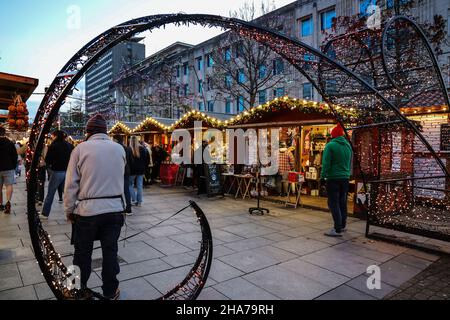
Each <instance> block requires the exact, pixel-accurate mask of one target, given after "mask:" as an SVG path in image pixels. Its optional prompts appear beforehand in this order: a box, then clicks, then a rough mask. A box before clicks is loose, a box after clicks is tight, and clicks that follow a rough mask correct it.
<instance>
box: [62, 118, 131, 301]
mask: <svg viewBox="0 0 450 320" xmlns="http://www.w3.org/2000/svg"><path fill="white" fill-rule="evenodd" d="M86 132H87V140H86V141H85V142H83V143H81V144H80V145H78V147H77V148H75V150H74V151H73V152H72V155H71V157H70V162H69V166H68V168H67V176H66V184H65V197H64V210H65V213H66V216H67V219H68V220H69V221H71V222H72V223H73V224H74V225H73V234H72V241H73V243H74V246H75V253H74V259H73V263H74V265H76V266H78V267H79V268H80V271H81V289H86V288H87V283H88V280H89V277H90V274H91V262H92V251H93V246H94V241H95V240H100V244H101V247H102V256H103V265H102V281H103V286H102V289H103V295H104V296H105V297H106V298H108V299H112V300H116V299H118V297H119V295H120V290H119V281H118V280H117V274H118V273H119V272H120V268H119V262H118V261H117V251H118V244H117V243H118V240H119V236H120V230H121V228H122V226H123V224H124V214H123V212H124V211H125V205H124V201H123V193H124V175H125V165H126V155H125V150H124V148H123V147H122V146H121V145H119V144H117V143H115V142H113V141H111V140H110V139H109V137H108V135H107V133H106V132H107V129H106V121H105V119H104V118H103V117H102V116H101V115H96V116H94V117H92V118H91V119H90V120H89V121H88V124H87V126H86ZM80 292H81V293H83V292H88V290H81V291H80ZM78 298H89V296H88V295H82V296H81V297H78Z"/></svg>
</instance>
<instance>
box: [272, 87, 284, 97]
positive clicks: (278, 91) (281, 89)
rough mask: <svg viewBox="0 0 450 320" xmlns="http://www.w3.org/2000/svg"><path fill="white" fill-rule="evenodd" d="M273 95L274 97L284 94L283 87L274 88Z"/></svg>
mask: <svg viewBox="0 0 450 320" xmlns="http://www.w3.org/2000/svg"><path fill="white" fill-rule="evenodd" d="M273 95H274V97H275V98H280V97H282V96H284V88H276V89H275V90H273Z"/></svg>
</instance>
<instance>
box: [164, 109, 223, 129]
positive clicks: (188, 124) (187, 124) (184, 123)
mask: <svg viewBox="0 0 450 320" xmlns="http://www.w3.org/2000/svg"><path fill="white" fill-rule="evenodd" d="M228 118H229V116H228V115H223V114H213V113H205V112H200V111H194V110H192V111H189V112H187V113H185V114H184V116H183V117H181V118H180V119H178V120H177V121H176V122H175V123H174V124H173V125H172V126H171V127H170V128H169V131H174V130H177V129H188V130H189V129H194V124H195V121H201V122H202V128H203V129H209V128H211V129H223V128H224V127H225V125H226V123H227V121H228V120H226V119H228Z"/></svg>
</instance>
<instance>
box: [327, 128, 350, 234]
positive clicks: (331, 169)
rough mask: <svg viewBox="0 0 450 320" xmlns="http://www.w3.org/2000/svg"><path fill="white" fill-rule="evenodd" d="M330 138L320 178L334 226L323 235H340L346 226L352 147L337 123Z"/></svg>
mask: <svg viewBox="0 0 450 320" xmlns="http://www.w3.org/2000/svg"><path fill="white" fill-rule="evenodd" d="M331 137H332V140H331V141H330V142H329V143H328V144H327V145H326V147H325V150H324V152H323V157H322V173H321V179H324V180H325V181H326V185H327V194H328V207H329V209H330V211H331V214H332V216H333V220H334V228H333V229H331V230H330V231H329V232H326V233H325V235H326V236H329V237H341V236H342V232H345V231H346V226H347V194H348V186H349V179H350V174H351V159H352V147H351V145H350V143H349V142H348V141H347V139H346V138H345V133H344V129H343V128H342V127H341V126H340V125H339V124H338V125H337V126H336V127H335V128H333V130H332V131H331Z"/></svg>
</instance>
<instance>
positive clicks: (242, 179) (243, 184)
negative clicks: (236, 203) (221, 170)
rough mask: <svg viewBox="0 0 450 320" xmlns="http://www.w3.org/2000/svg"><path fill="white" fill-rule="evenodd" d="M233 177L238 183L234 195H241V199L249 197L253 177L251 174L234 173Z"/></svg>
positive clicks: (236, 196)
mask: <svg viewBox="0 0 450 320" xmlns="http://www.w3.org/2000/svg"><path fill="white" fill-rule="evenodd" d="M234 177H235V178H236V181H237V184H238V188H237V191H236V195H235V196H234V197H235V198H236V199H237V198H238V197H241V196H242V200H244V199H245V198H246V197H248V198H251V197H250V185H251V183H252V180H253V178H254V177H253V176H252V175H251V174H236V175H234Z"/></svg>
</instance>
